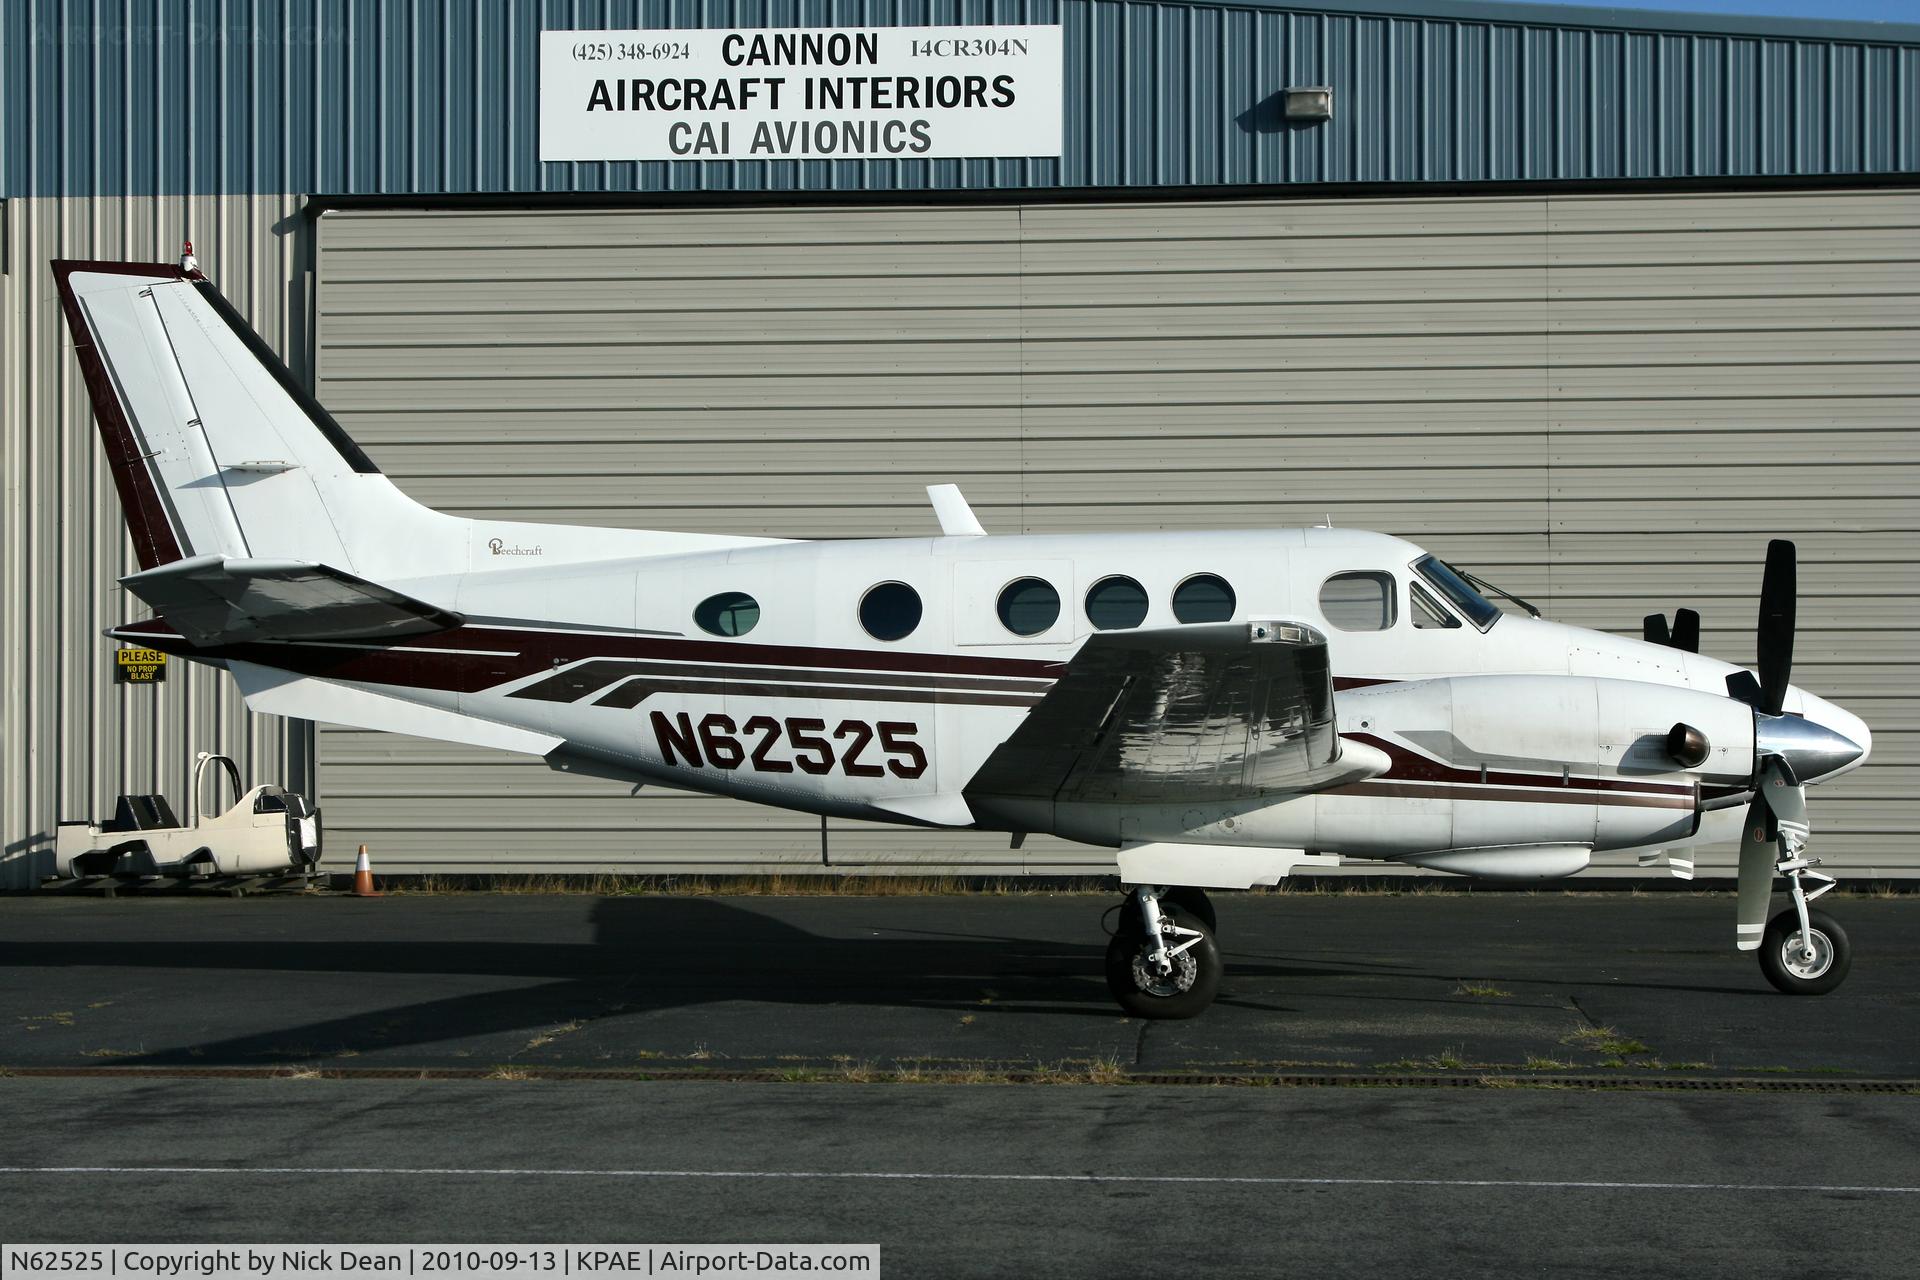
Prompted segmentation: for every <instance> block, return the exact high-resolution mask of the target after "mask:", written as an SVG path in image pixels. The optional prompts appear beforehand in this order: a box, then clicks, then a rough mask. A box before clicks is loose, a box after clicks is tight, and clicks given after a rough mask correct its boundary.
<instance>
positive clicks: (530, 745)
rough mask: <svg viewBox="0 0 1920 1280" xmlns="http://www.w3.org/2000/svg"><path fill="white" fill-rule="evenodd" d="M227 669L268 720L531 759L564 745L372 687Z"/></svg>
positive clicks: (241, 665) (244, 665)
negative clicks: (462, 746)
mask: <svg viewBox="0 0 1920 1280" xmlns="http://www.w3.org/2000/svg"><path fill="white" fill-rule="evenodd" d="M227 670H228V671H229V672H231V673H232V675H233V680H234V683H235V684H237V685H239V686H240V696H241V697H243V698H245V699H246V700H247V706H248V708H249V709H251V710H254V711H260V712H264V713H266V714H267V715H270V716H289V717H292V718H294V719H299V720H319V721H321V722H323V723H326V724H341V725H347V726H349V727H351V728H355V729H374V730H377V731H378V732H381V733H410V734H412V735H413V736H414V737H416V738H433V739H435V740H437V741H440V742H462V743H465V744H467V745H468V746H473V747H492V748H494V749H496V750H499V751H518V752H520V753H522V754H523V755H530V756H543V755H546V754H547V753H548V752H549V751H552V750H554V749H555V748H556V747H558V746H559V745H560V742H561V740H560V739H559V738H556V737H554V736H553V735H551V734H546V733H535V732H534V731H533V730H531V729H522V728H520V727H518V726H516V725H510V724H499V723H497V722H495V721H492V720H482V719H480V718H479V717H477V716H463V715H459V714H457V713H456V712H452V711H447V710H444V709H442V708H440V707H429V706H425V705H423V704H421V703H418V702H407V701H405V700H403V699H400V698H390V697H388V696H387V695H385V694H382V693H375V692H373V691H372V690H370V689H356V688H354V687H352V686H351V685H344V684H336V683H335V682H333V681H331V680H315V679H311V678H309V677H306V676H300V675H296V674H294V673H293V672H291V671H281V670H278V669H276V668H274V667H263V666H259V665H257V664H255V663H251V662H241V661H239V660H237V659H236V660H231V661H229V662H228V663H227Z"/></svg>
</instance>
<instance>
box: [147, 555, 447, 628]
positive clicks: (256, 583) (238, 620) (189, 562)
mask: <svg viewBox="0 0 1920 1280" xmlns="http://www.w3.org/2000/svg"><path fill="white" fill-rule="evenodd" d="M120 583H121V585H122V586H124V587H126V588H127V590H129V591H131V592H133V594H135V595H136V596H139V597H140V599H142V600H144V601H146V602H147V604H149V605H151V606H152V607H153V609H154V611H155V612H156V613H158V614H159V615H160V616H161V617H163V618H165V619H166V620H167V621H168V622H169V623H171V624H172V625H173V627H174V629H175V630H177V631H178V632H180V634H181V635H183V636H185V637H186V638H187V639H189V640H192V641H193V642H194V643H196V644H202V645H215V644H240V643H244V642H247V641H254V640H387V639H393V638H395V637H399V636H411V635H424V634H426V633H428V632H432V631H445V630H447V629H448V628H450V627H457V626H459V625H460V624H461V623H463V622H464V621H465V619H464V618H463V617H461V615H459V614H457V613H455V612H453V611H452V610H450V609H442V608H440V607H439V606H437V605H432V604H428V603H427V602H426V601H424V600H416V599H414V598H413V597H412V596H409V595H405V594H403V593H401V592H398V591H395V590H393V589H392V588H390V587H383V586H381V585H380V584H379V583H376V582H368V581H367V580H366V579H365V578H356V577H355V576H353V575H352V574H350V573H345V572H343V571H341V570H339V569H334V568H330V567H329V566H327V565H324V564H312V563H308V562H306V561H300V560H247V559H238V558H235V557H231V556H221V555H205V556H194V557H192V558H190V559H186V560H176V561H174V562H173V563H171V564H164V565H161V566H160V567H159V568H156V569H147V570H144V571H142V572H140V573H135V574H129V575H128V576H126V577H124V578H122V579H120Z"/></svg>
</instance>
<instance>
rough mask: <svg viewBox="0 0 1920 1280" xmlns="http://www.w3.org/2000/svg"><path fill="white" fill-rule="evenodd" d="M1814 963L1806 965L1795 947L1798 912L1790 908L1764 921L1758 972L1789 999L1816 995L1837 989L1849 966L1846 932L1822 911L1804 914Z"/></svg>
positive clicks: (1849, 943) (1798, 933)
mask: <svg viewBox="0 0 1920 1280" xmlns="http://www.w3.org/2000/svg"><path fill="white" fill-rule="evenodd" d="M1807 925H1808V927H1809V929H1810V930H1811V931H1812V933H1813V940H1814V950H1815V952H1816V953H1818V954H1817V955H1816V958H1815V960H1814V961H1813V963H1811V964H1809V963H1808V962H1807V961H1806V960H1805V959H1804V958H1803V957H1802V955H1801V953H1800V952H1801V949H1800V945H1799V936H1800V913H1799V912H1798V911H1796V910H1794V909H1793V908H1792V907H1789V908H1787V909H1786V910H1785V911H1782V912H1781V913H1780V914H1779V915H1777V916H1775V917H1774V918H1773V919H1771V920H1769V921H1767V931H1766V933H1765V934H1763V935H1762V936H1761V939H1760V972H1762V973H1764V974H1766V975H1767V981H1768V982H1771V983H1772V984H1773V985H1774V988H1775V989H1776V990H1779V991H1784V992H1786V993H1787V994H1788V995H1790V996H1818V995H1825V994H1826V993H1827V992H1829V991H1831V990H1833V989H1834V988H1835V987H1837V986H1839V985H1840V983H1841V982H1842V981H1844V980H1845V978H1846V976H1847V970H1848V969H1850V968H1852V967H1853V944H1852V943H1851V942H1848V941H1847V933H1846V930H1844V929H1842V928H1841V927H1840V926H1839V924H1838V923H1836V922H1835V921H1834V918H1833V917H1832V916H1830V915H1828V914H1827V913H1826V912H1824V911H1809V912H1807Z"/></svg>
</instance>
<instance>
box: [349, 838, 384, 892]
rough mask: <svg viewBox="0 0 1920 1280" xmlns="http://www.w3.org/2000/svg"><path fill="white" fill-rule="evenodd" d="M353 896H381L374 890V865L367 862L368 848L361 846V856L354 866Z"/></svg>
mask: <svg viewBox="0 0 1920 1280" xmlns="http://www.w3.org/2000/svg"><path fill="white" fill-rule="evenodd" d="M353 896H354V897H356V898H377V897H379V896H380V895H379V894H378V893H376V892H375V891H374V888H373V864H372V863H371V862H369V861H367V846H365V845H361V846H360V856H359V858H357V859H356V860H355V861H354V864H353Z"/></svg>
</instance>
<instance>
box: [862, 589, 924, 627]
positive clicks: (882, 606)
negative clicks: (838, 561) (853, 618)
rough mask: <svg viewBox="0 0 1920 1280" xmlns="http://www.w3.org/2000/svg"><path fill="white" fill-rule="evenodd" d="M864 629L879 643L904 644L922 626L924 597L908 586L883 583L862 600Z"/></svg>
mask: <svg viewBox="0 0 1920 1280" xmlns="http://www.w3.org/2000/svg"><path fill="white" fill-rule="evenodd" d="M860 625H861V626H863V627H865V628H866V629H867V634H868V635H870V636H872V637H873V638H874V639H875V640H904V639H906V638H907V637H908V636H910V635H912V634H913V629H914V628H915V627H917V626H919V625H920V593H919V592H918V591H915V590H914V589H913V588H912V587H910V586H908V585H907V584H906V583H904V582H883V583H881V584H880V585H879V586H877V587H874V588H872V589H870V590H869V591H868V592H867V594H866V595H864V596H862V597H860Z"/></svg>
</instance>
